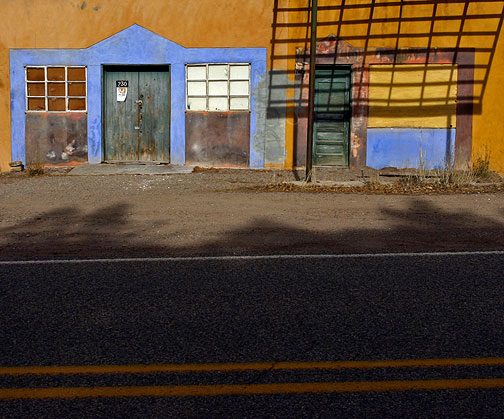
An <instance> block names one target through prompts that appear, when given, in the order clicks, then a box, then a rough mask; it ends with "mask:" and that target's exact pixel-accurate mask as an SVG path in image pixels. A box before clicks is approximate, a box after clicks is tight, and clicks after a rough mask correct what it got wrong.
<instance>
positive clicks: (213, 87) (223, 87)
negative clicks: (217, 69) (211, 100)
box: [208, 81, 228, 96]
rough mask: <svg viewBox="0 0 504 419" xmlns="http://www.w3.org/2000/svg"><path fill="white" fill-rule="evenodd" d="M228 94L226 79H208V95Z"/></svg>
mask: <svg viewBox="0 0 504 419" xmlns="http://www.w3.org/2000/svg"><path fill="white" fill-rule="evenodd" d="M227 94H228V84H227V81H209V82H208V95H209V96H226V95H227Z"/></svg>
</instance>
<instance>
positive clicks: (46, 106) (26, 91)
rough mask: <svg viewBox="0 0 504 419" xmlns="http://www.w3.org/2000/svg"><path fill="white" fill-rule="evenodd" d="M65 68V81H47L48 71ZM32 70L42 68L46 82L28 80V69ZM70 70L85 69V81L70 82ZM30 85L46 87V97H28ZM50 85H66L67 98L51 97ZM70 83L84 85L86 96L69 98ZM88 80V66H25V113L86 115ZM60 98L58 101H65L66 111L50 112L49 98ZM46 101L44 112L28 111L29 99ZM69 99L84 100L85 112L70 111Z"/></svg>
mask: <svg viewBox="0 0 504 419" xmlns="http://www.w3.org/2000/svg"><path fill="white" fill-rule="evenodd" d="M52 67H56V68H64V69H65V80H59V81H56V80H48V79H47V69H48V68H52ZM30 68H42V69H44V80H43V81H42V80H40V81H36V80H28V69H30ZM69 68H83V69H84V72H85V74H84V80H68V69H69ZM28 83H33V84H43V85H44V92H45V95H44V96H33V95H28ZM48 83H61V84H63V83H64V84H65V96H49V95H48V91H47V84H48ZM69 83H84V84H85V87H86V92H85V96H69V95H68V84H69ZM87 89H88V80H87V66H84V65H25V102H26V104H25V112H39V113H40V112H43V113H47V112H50V113H62V112H75V113H85V112H87V96H88V90H87ZM50 97H51V98H52V97H54V98H58V99H63V98H64V99H65V110H64V111H50V110H49V103H48V101H49V98H50ZM31 98H34V99H45V109H44V110H30V109H28V99H31ZM68 99H84V110H70V109H68Z"/></svg>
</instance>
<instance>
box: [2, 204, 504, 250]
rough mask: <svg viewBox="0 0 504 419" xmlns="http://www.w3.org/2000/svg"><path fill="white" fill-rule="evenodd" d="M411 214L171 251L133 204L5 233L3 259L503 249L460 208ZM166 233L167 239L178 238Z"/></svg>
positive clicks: (489, 226)
mask: <svg viewBox="0 0 504 419" xmlns="http://www.w3.org/2000/svg"><path fill="white" fill-rule="evenodd" d="M410 207H412V208H414V210H408V211H401V210H395V209H388V208H382V209H381V214H382V216H381V217H380V218H381V219H383V218H385V219H386V220H387V221H388V223H387V227H386V228H376V227H375V226H372V225H370V226H367V227H365V228H360V227H355V228H347V229H342V230H338V231H326V232H325V231H314V230H310V229H308V228H304V227H302V226H299V227H292V225H287V224H283V223H279V222H277V221H274V220H271V219H268V218H266V217H260V216H258V217H256V218H255V219H252V220H251V221H250V222H249V223H248V225H246V226H244V227H242V228H237V229H229V230H228V231H226V232H225V233H224V234H219V235H215V237H218V238H217V239H216V238H212V237H209V238H200V239H199V241H198V242H195V241H193V242H191V244H183V245H177V244H169V243H170V240H169V239H168V240H166V239H165V240H161V239H159V238H158V236H156V235H155V234H154V231H149V230H148V229H146V226H145V225H143V226H141V225H139V224H138V223H137V224H135V223H134V222H132V220H131V217H130V215H131V210H130V205H129V204H128V203H120V204H115V205H109V206H103V207H102V208H100V209H98V210H96V211H92V212H86V211H85V210H79V209H76V208H75V207H62V208H59V209H56V210H51V211H47V212H43V213H40V214H38V215H36V216H33V217H32V218H30V219H28V220H24V221H22V222H19V223H18V224H16V225H13V226H9V227H4V228H1V229H0V237H1V239H0V240H1V241H0V252H1V254H2V259H4V260H5V259H30V258H68V257H70V258H96V257H149V256H156V257H159V256H183V255H184V256H188V255H191V256H194V255H238V254H247V255H260V254H307V253H327V254H339V253H365V252H384V251H393V252H415V251H449V250H459V251H460V250H496V249H503V248H504V222H500V221H497V220H495V219H491V218H488V217H485V216H482V215H478V214H475V213H473V212H470V211H467V210H463V209H458V210H454V211H450V212H448V211H446V210H444V209H442V208H439V207H437V206H436V205H434V204H433V203H431V202H428V201H424V200H422V199H420V198H419V199H416V200H415V201H414V202H413V205H412V206H410ZM501 213H502V214H503V215H504V210H501ZM157 224H159V222H158V223H157ZM161 224H163V223H161ZM166 224H168V222H167V223H166ZM321 225H323V220H321ZM161 228H162V227H161ZM167 228H168V230H167V234H168V237H169V235H170V234H172V233H173V234H175V233H174V231H173V229H172V230H170V228H171V227H170V226H168V227H167ZM173 242H174V243H175V241H173Z"/></svg>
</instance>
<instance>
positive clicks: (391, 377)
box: [0, 252, 504, 418]
mask: <svg viewBox="0 0 504 419" xmlns="http://www.w3.org/2000/svg"><path fill="white" fill-rule="evenodd" d="M503 272H504V252H493V253H492V252H489V253H458V254H456V253H453V254H444V255H443V254H430V255H428V254H417V255H414V254H403V255H397V254H396V255H360V256H359V255H353V256H352V255H347V256H343V257H341V256H339V257H331V256H327V255H326V256H320V257H317V256H309V257H303V256H294V257H252V258H247V257H229V258H186V259H183V258H181V259H176V258H174V259H164V260H160V259H152V260H136V261H133V260H123V261H120V260H115V261H111V260H108V261H107V260H102V261H79V262H70V261H68V262H65V261H57V262H54V263H53V262H33V263H27V262H13V263H6V262H0V278H1V280H0V320H1V324H2V326H1V330H0V360H1V365H2V367H1V368H0V417H2V418H3V417H37V418H40V417H422V418H425V417H480V418H481V417H502V416H503V414H502V412H503V410H504V409H503V406H504V289H503V287H502V280H503ZM146 365H148V366H149V367H146ZM65 366H66V367H65Z"/></svg>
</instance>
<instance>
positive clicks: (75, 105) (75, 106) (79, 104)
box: [68, 98, 86, 111]
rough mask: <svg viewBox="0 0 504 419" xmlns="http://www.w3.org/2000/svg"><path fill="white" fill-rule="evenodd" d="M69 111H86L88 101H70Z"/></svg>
mask: <svg viewBox="0 0 504 419" xmlns="http://www.w3.org/2000/svg"><path fill="white" fill-rule="evenodd" d="M68 109H69V110H70V111H85V110H86V99H72V98H70V99H68Z"/></svg>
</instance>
